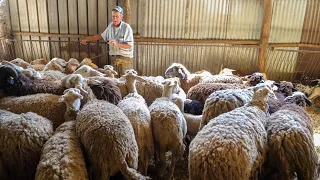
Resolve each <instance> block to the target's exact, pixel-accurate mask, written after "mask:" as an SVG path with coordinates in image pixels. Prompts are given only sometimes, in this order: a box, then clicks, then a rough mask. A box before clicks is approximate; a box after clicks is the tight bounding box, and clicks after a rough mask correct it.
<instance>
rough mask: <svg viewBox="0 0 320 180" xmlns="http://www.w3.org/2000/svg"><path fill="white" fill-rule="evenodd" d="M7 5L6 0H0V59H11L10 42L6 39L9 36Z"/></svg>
mask: <svg viewBox="0 0 320 180" xmlns="http://www.w3.org/2000/svg"><path fill="white" fill-rule="evenodd" d="M9 23H10V22H9V7H8V4H7V1H0V39H1V40H0V52H1V54H0V59H2V58H3V59H5V60H11V59H12V58H13V57H11V53H10V42H9V41H7V40H6V39H9V38H10V26H9Z"/></svg>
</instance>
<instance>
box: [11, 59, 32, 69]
mask: <svg viewBox="0 0 320 180" xmlns="http://www.w3.org/2000/svg"><path fill="white" fill-rule="evenodd" d="M10 62H11V63H13V64H15V65H17V66H20V67H22V68H23V69H26V68H28V67H29V66H30V64H29V63H27V62H26V61H24V60H23V59H20V58H16V59H14V60H11V61H10Z"/></svg>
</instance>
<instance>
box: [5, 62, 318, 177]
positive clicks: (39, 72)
mask: <svg viewBox="0 0 320 180" xmlns="http://www.w3.org/2000/svg"><path fill="white" fill-rule="evenodd" d="M232 71H233V70H230V69H223V70H222V71H221V72H220V73H219V74H217V75H212V74H211V73H210V72H207V71H199V72H196V73H190V71H189V70H187V68H186V67H184V66H183V65H182V64H178V63H173V64H172V65H171V66H170V67H168V69H167V70H166V72H165V77H166V78H164V77H162V76H157V77H146V76H139V75H138V73H137V72H136V71H135V70H133V69H132V70H127V71H126V74H125V75H123V76H122V77H119V78H117V77H116V76H117V75H118V74H117V72H116V71H114V70H113V67H112V66H110V65H106V66H104V68H99V67H97V66H96V65H95V64H94V63H92V61H91V60H90V59H88V58H85V59H84V60H83V61H82V62H81V63H80V62H79V61H78V60H77V59H74V58H71V59H69V60H68V61H65V60H63V59H60V58H53V59H52V60H50V61H49V62H47V61H45V60H44V59H38V60H34V61H32V62H30V63H28V62H25V61H24V60H22V59H19V58H17V59H14V60H12V61H2V62H1V64H0V179H4V180H6V179H8V180H9V179H37V180H42V179H46V180H47V179H70V180H71V179H78V180H82V179H109V178H111V179H112V178H117V177H118V176H119V174H120V176H123V177H125V178H126V179H151V178H153V179H172V177H173V174H174V169H175V166H176V163H177V161H178V160H179V159H181V158H182V157H183V156H187V157H188V158H189V160H188V171H189V178H190V179H192V180H197V179H215V180H227V179H230V180H233V179H237V180H249V179H261V180H268V179H279V180H282V179H283V180H287V179H294V178H297V179H299V180H300V179H306V180H316V179H317V178H318V170H319V169H318V168H319V165H318V163H319V162H318V160H319V158H318V155H317V152H316V148H315V146H314V140H313V126H312V119H311V118H310V116H309V115H308V113H307V112H306V111H305V107H306V106H312V103H311V101H310V100H313V99H315V98H318V97H319V96H320V89H319V87H318V86H319V81H317V80H316V81H313V82H312V83H311V84H309V85H302V84H297V85H295V87H294V85H293V84H292V83H291V82H286V81H281V82H280V83H276V82H274V81H271V80H267V79H266V75H265V74H262V73H253V74H251V75H247V76H244V77H239V76H236V75H233V74H232ZM297 89H298V90H299V91H297ZM308 97H309V98H308ZM168 152H170V153H168ZM168 156H170V158H169V159H168Z"/></svg>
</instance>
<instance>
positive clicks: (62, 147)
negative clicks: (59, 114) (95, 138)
mask: <svg viewBox="0 0 320 180" xmlns="http://www.w3.org/2000/svg"><path fill="white" fill-rule="evenodd" d="M75 125H76V122H75V121H69V122H65V123H63V124H61V125H60V126H59V127H58V128H57V130H56V131H55V133H54V135H53V136H51V137H50V139H49V140H48V141H47V142H46V143H45V144H44V146H43V149H42V155H41V158H40V161H39V164H38V167H37V172H36V176H35V180H48V179H64V180H74V179H77V180H87V179H88V174H87V169H86V164H85V160H84V156H83V153H82V150H81V143H80V140H79V139H78V137H77V135H76V132H75Z"/></svg>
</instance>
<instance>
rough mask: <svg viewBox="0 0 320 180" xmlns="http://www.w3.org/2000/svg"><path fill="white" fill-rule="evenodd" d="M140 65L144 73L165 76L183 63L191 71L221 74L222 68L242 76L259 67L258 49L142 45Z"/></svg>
mask: <svg viewBox="0 0 320 180" xmlns="http://www.w3.org/2000/svg"><path fill="white" fill-rule="evenodd" d="M136 47H138V48H139V51H138V54H139V55H138V58H135V59H136V61H137V66H138V67H139V71H140V74H143V75H148V76H157V75H164V72H165V70H166V68H167V67H169V66H170V65H171V64H172V63H174V62H177V63H182V64H183V65H185V66H186V68H187V69H188V70H189V71H190V72H196V71H200V70H207V71H210V72H212V73H213V74H217V73H218V72H219V71H220V70H221V67H222V66H223V67H228V68H231V69H236V70H237V71H238V72H239V73H240V74H246V73H252V72H254V71H255V67H256V64H257V56H258V52H259V51H258V48H242V47H225V46H222V45H221V46H219V47H218V46H205V45H188V46H183V45H167V44H155V43H143V44H140V43H139V44H138V45H136Z"/></svg>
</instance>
